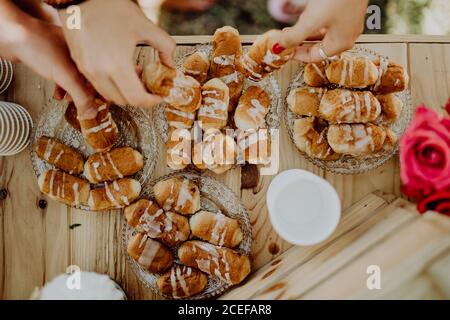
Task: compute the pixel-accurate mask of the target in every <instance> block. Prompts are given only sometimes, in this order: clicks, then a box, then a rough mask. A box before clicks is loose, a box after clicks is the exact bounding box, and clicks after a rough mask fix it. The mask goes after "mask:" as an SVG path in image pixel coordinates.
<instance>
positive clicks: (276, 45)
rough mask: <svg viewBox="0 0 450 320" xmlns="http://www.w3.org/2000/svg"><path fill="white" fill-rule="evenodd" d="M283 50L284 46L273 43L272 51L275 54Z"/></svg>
mask: <svg viewBox="0 0 450 320" xmlns="http://www.w3.org/2000/svg"><path fill="white" fill-rule="evenodd" d="M284 50H286V49H285V48H284V47H282V46H281V45H280V44H279V43H275V44H274V45H273V47H272V52H273V53H275V54H280V53H282V52H283V51H284Z"/></svg>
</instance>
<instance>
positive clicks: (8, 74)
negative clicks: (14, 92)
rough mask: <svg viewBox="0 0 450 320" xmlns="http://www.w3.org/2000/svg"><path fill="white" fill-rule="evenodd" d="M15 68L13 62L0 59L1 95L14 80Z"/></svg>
mask: <svg viewBox="0 0 450 320" xmlns="http://www.w3.org/2000/svg"><path fill="white" fill-rule="evenodd" d="M13 73H14V71H13V67H12V63H11V61H8V60H5V59H2V58H0V94H2V93H3V92H4V91H6V89H8V87H9V85H10V84H11V82H12V79H13Z"/></svg>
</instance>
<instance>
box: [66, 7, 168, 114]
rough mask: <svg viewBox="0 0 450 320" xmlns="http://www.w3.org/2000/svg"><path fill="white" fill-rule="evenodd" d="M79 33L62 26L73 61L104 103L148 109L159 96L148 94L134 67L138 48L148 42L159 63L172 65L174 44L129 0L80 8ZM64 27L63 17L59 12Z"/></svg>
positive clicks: (157, 101)
mask: <svg viewBox="0 0 450 320" xmlns="http://www.w3.org/2000/svg"><path fill="white" fill-rule="evenodd" d="M80 9H81V29H80V30H70V29H67V28H66V27H64V34H65V37H66V40H67V43H68V45H69V48H70V51H71V55H72V58H73V59H74V60H75V62H76V64H77V66H78V68H79V69H80V71H81V72H82V73H83V74H84V75H85V76H86V78H87V79H88V80H89V81H90V82H91V83H92V84H93V86H94V87H95V89H96V90H97V91H98V92H99V93H100V94H101V95H102V96H103V97H105V98H106V99H107V100H110V101H113V102H115V103H117V104H119V105H125V104H130V105H134V106H140V107H152V106H154V105H155V104H158V103H160V102H161V101H162V99H161V97H159V96H156V95H152V94H150V93H148V92H147V91H146V90H145V88H144V85H143V84H142V82H141V80H140V78H139V76H138V74H137V72H136V70H135V64H134V52H135V49H136V45H138V44H144V43H145V44H148V45H150V46H152V47H153V48H155V49H156V50H157V51H158V52H159V57H160V59H161V61H162V62H163V63H164V64H166V65H168V66H172V67H173V66H174V63H173V60H172V55H173V53H174V51H175V42H174V40H173V39H172V38H171V37H170V36H169V35H168V34H167V33H166V32H164V31H163V30H161V29H160V28H158V27H157V26H156V25H154V24H153V23H152V22H151V21H150V20H148V19H147V18H146V17H145V15H144V14H143V13H142V11H141V10H140V8H139V7H138V6H137V5H136V4H134V3H133V2H131V1H129V0H109V1H103V0H89V1H87V2H84V3H82V4H81V5H80ZM60 15H61V17H62V21H63V25H64V26H65V25H66V23H65V22H66V19H67V15H66V13H65V12H64V11H60Z"/></svg>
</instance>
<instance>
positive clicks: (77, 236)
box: [0, 36, 450, 299]
mask: <svg viewBox="0 0 450 320" xmlns="http://www.w3.org/2000/svg"><path fill="white" fill-rule="evenodd" d="M209 39H210V37H203V36H200V37H177V41H178V43H179V47H178V51H179V52H180V53H181V52H185V51H187V50H189V49H190V48H191V47H192V45H194V44H196V43H202V42H205V41H208V40H209ZM253 40H254V36H244V37H243V42H244V44H249V43H251V42H252V41H253ZM359 42H360V44H361V45H362V46H365V47H368V48H371V49H373V50H376V51H378V52H380V53H382V54H385V55H388V56H389V57H390V58H391V59H393V60H395V61H397V62H399V63H402V64H403V65H405V66H406V67H407V68H408V70H409V74H410V76H411V92H412V97H413V105H414V106H416V105H418V104H420V103H425V104H427V105H428V106H429V107H430V108H436V109H438V110H440V111H441V112H443V109H442V106H443V105H444V104H445V102H446V101H447V99H448V98H449V97H450V37H423V36H419V37H415V36H362V37H361V38H360V40H359ZM138 51H139V52H138V53H137V54H138V56H139V60H140V61H143V60H145V59H151V58H152V57H153V56H154V54H153V52H152V51H151V50H150V49H148V48H140V49H139V50H138ZM296 68H297V63H295V62H292V63H289V64H288V65H287V66H286V67H285V68H284V69H283V70H282V71H281V72H279V73H278V74H277V78H278V80H279V83H280V85H281V88H282V93H283V94H284V92H285V90H286V88H287V86H288V84H289V82H290V79H291V78H292V76H293V74H294V72H295V70H296ZM14 71H15V77H14V81H13V84H12V86H11V87H10V89H9V90H8V91H7V92H6V94H4V95H2V96H0V100H6V101H12V102H16V103H19V104H21V105H23V106H24V107H26V108H27V109H28V110H29V111H30V113H31V114H32V116H33V118H34V119H37V117H38V116H39V111H40V109H41V107H42V106H43V105H44V104H45V102H46V101H47V100H48V99H50V98H51V96H52V93H53V84H52V83H51V82H49V81H46V80H44V79H42V78H40V77H38V76H36V75H35V74H34V73H33V72H31V71H30V70H28V69H27V68H26V67H25V66H24V65H22V64H15V65H14ZM280 144H281V152H280V154H281V160H280V171H282V170H286V169H292V168H303V169H307V170H310V171H312V172H314V173H315V174H317V175H319V176H322V177H324V178H326V179H327V180H328V181H330V182H331V183H332V184H333V185H334V187H335V188H336V189H337V191H338V193H339V195H340V198H341V201H342V205H343V208H344V209H345V208H348V207H350V206H352V205H353V204H355V203H356V202H357V201H358V200H360V199H362V198H363V197H364V196H366V195H367V194H369V193H371V192H373V191H375V190H380V191H383V192H385V193H389V194H393V195H397V196H399V195H400V191H399V187H400V179H399V161H398V158H394V159H392V160H391V161H389V162H388V163H387V164H386V165H384V166H383V167H381V168H379V169H377V170H374V171H372V172H370V173H366V174H362V175H355V176H342V175H335V174H330V173H327V172H324V171H323V170H320V169H319V168H317V167H315V166H313V165H311V164H310V163H309V162H308V161H306V160H305V159H304V158H302V157H301V156H300V155H299V153H298V152H297V150H296V149H295V147H294V145H293V144H292V143H291V141H290V139H289V137H288V134H287V131H286V129H285V127H284V126H283V127H282V130H281V135H280ZM166 172H168V170H167V169H166V168H165V164H164V163H163V161H162V159H160V161H159V163H158V164H157V170H156V172H155V177H156V176H160V175H162V174H165V173H166ZM0 173H1V175H0V189H6V190H7V191H8V196H7V198H6V199H4V200H0V217H1V220H0V298H2V299H27V298H29V297H30V294H31V293H32V291H33V289H34V288H35V287H38V286H42V285H43V284H44V283H45V282H46V281H49V280H51V279H52V278H53V277H54V276H56V275H58V274H60V273H62V272H65V270H66V268H67V267H68V266H69V265H77V266H79V267H81V268H82V269H83V270H90V271H96V272H100V273H106V274H108V275H110V276H111V277H112V278H113V279H115V280H116V281H117V282H118V283H119V284H121V285H122V287H123V288H124V290H125V291H126V293H127V294H128V297H129V298H131V299H158V296H156V295H155V294H153V292H151V291H150V290H148V289H146V288H145V287H144V286H143V285H141V284H140V283H139V282H138V280H137V278H136V277H135V275H134V274H133V272H132V271H131V268H130V267H129V266H128V265H127V263H126V260H125V256H124V253H123V252H122V246H121V236H120V233H121V226H122V221H123V220H122V218H121V214H120V212H117V211H113V212H104V213H86V212H82V211H79V210H74V209H70V208H68V207H66V206H64V205H61V204H58V203H56V202H54V201H48V206H47V207H46V208H45V209H41V208H39V206H38V202H39V200H40V199H45V197H44V196H43V195H42V194H41V193H40V192H39V189H38V187H37V183H36V177H35V175H34V172H33V170H32V167H31V161H30V156H29V149H28V150H27V151H24V152H22V153H21V154H19V155H16V156H13V157H0ZM218 179H219V180H221V181H222V182H224V183H226V184H227V185H228V186H229V187H231V188H232V189H233V190H234V192H236V194H238V195H239V196H240V198H241V199H242V202H243V203H244V204H245V206H246V207H247V208H248V210H249V213H250V217H251V222H252V225H253V234H254V242H253V269H254V270H255V271H256V270H257V269H259V268H260V267H262V266H263V265H265V264H266V263H268V262H270V261H271V260H274V259H275V258H276V257H277V256H279V255H280V254H281V253H283V252H284V251H286V250H287V249H289V248H290V247H291V246H290V245H289V244H288V243H286V242H284V241H283V240H282V239H280V238H279V237H278V236H277V234H276V233H275V232H274V231H273V230H272V228H271V225H270V222H269V220H268V215H267V208H266V204H265V194H266V191H267V188H268V185H269V183H270V181H271V179H272V177H268V176H266V177H261V179H260V181H259V183H258V186H257V187H255V188H254V189H251V190H248V189H246V190H241V170H240V169H235V170H233V171H232V172H228V173H227V174H225V175H222V176H219V177H218Z"/></svg>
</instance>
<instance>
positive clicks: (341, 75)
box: [326, 56, 379, 88]
mask: <svg viewBox="0 0 450 320" xmlns="http://www.w3.org/2000/svg"><path fill="white" fill-rule="evenodd" d="M378 75H379V73H378V69H377V67H376V65H375V64H374V63H373V62H372V61H371V60H369V59H366V58H353V57H348V56H343V57H341V58H340V59H337V60H334V61H331V63H330V64H329V65H328V67H327V69H326V76H327V78H328V80H329V81H330V83H332V84H337V85H340V86H342V87H347V88H368V87H370V86H372V85H374V84H375V83H376V81H377V79H378Z"/></svg>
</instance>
